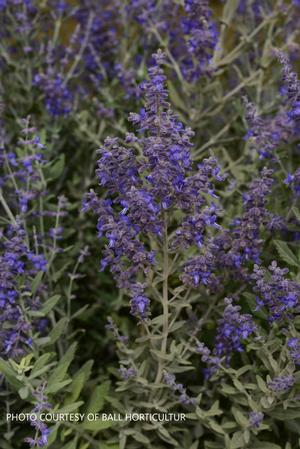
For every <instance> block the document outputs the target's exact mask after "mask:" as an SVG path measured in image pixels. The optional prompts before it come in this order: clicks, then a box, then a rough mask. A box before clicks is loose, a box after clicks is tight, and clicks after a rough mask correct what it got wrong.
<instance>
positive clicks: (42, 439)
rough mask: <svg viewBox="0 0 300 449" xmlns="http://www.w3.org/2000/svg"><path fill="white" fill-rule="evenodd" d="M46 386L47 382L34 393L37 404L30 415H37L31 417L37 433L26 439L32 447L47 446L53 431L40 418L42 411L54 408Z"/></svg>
mask: <svg viewBox="0 0 300 449" xmlns="http://www.w3.org/2000/svg"><path fill="white" fill-rule="evenodd" d="M45 387H46V386H45V384H42V385H40V386H39V387H38V388H37V389H36V391H35V392H34V393H33V396H34V398H35V406H34V408H33V409H32V412H31V414H30V416H35V418H34V419H31V425H32V427H34V429H35V431H36V434H35V437H34V438H31V437H27V438H25V440H24V441H25V442H26V443H28V444H29V446H30V447H44V446H47V444H48V438H49V435H50V433H51V429H50V428H49V427H48V426H47V425H46V424H45V422H44V421H42V420H41V419H40V415H41V413H43V412H46V411H49V410H52V405H51V404H49V402H48V398H47V396H46V394H45Z"/></svg>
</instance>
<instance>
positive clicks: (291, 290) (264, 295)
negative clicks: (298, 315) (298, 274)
mask: <svg viewBox="0 0 300 449" xmlns="http://www.w3.org/2000/svg"><path fill="white" fill-rule="evenodd" d="M288 272H289V270H288V269H287V268H279V267H278V265H277V262H276V261H273V262H272V264H271V265H270V266H269V275H268V276H267V273H266V270H264V269H263V268H262V267H260V266H258V265H255V266H254V269H253V274H252V275H251V278H252V280H253V281H255V287H254V290H255V292H256V294H257V298H256V302H257V308H258V309H259V308H261V307H262V306H264V307H265V308H266V309H267V311H268V316H269V320H270V321H275V320H276V321H280V320H282V319H284V318H288V317H290V316H291V314H293V312H296V311H297V310H298V304H299V295H300V285H299V284H298V283H297V282H295V281H292V280H290V279H287V278H286V277H285V275H286V274H287V273H288Z"/></svg>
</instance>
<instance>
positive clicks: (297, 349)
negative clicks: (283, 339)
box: [287, 337, 300, 365]
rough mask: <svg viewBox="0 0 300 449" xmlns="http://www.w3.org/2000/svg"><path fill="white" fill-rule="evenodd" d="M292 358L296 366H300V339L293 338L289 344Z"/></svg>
mask: <svg viewBox="0 0 300 449" xmlns="http://www.w3.org/2000/svg"><path fill="white" fill-rule="evenodd" d="M287 346H288V349H289V353H290V356H291V358H292V360H293V362H294V363H295V365H300V338H297V337H293V338H290V339H289V340H288V343H287Z"/></svg>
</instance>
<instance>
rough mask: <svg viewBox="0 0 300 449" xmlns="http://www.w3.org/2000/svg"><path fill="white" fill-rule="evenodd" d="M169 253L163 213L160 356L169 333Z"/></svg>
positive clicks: (166, 224) (161, 370) (166, 218)
mask: <svg viewBox="0 0 300 449" xmlns="http://www.w3.org/2000/svg"><path fill="white" fill-rule="evenodd" d="M168 282H169V254H168V217H167V213H165V214H164V240H163V288H162V307H163V331H162V341H161V353H162V356H164V355H166V352H167V343H168V333H169V294H168V290H169V285H168ZM163 364H164V361H163V358H161V359H160V361H159V365H158V370H157V374H156V379H155V383H158V382H160V380H161V377H162V373H163Z"/></svg>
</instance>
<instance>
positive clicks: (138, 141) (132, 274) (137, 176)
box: [83, 52, 223, 319]
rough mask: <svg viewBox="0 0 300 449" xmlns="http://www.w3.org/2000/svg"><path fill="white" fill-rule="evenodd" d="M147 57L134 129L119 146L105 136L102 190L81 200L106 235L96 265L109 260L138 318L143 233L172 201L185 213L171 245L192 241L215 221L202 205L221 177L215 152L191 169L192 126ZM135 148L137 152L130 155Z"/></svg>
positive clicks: (150, 259) (156, 227)
mask: <svg viewBox="0 0 300 449" xmlns="http://www.w3.org/2000/svg"><path fill="white" fill-rule="evenodd" d="M153 57H154V60H155V65H154V66H153V67H151V68H150V69H149V78H150V79H149V81H147V82H144V83H143V84H142V86H141V90H142V92H143V93H144V97H145V105H144V108H143V109H141V111H140V112H139V113H135V114H133V113H132V114H130V116H129V120H130V121H131V122H132V123H133V124H134V126H136V127H137V128H138V132H139V137H137V136H135V135H134V134H132V133H131V134H127V135H126V137H125V145H124V146H122V145H120V143H119V140H118V139H116V138H114V139H112V138H107V139H106V140H105V144H104V147H103V148H101V149H100V150H99V151H98V153H99V154H100V158H99V161H98V169H97V176H98V180H99V184H100V185H101V186H103V187H105V189H106V192H107V197H106V198H105V199H99V198H98V197H97V195H96V194H95V193H94V192H90V193H89V194H88V195H86V198H85V201H84V206H83V210H88V209H91V210H93V211H94V212H95V213H96V214H97V215H98V217H99V219H98V224H97V229H98V236H99V237H102V236H104V237H105V238H106V239H107V240H108V244H107V246H106V248H105V251H104V254H105V257H104V259H103V260H102V268H105V267H106V266H107V265H109V266H110V269H111V272H112V273H113V275H114V277H115V278H116V280H117V282H118V286H119V287H122V288H126V289H127V290H128V291H129V294H130V296H131V297H132V299H131V312H132V314H133V315H136V316H139V317H141V318H142V319H144V318H145V317H146V316H147V313H148V308H149V299H148V298H147V297H146V296H145V295H144V293H143V290H144V286H143V284H142V283H140V282H138V274H139V273H144V275H145V276H147V273H148V271H149V268H150V266H151V265H152V264H153V263H154V260H155V254H154V252H153V251H151V250H149V249H148V248H147V246H146V244H145V242H146V240H145V238H146V235H147V234H148V235H153V236H154V237H155V238H157V239H159V240H161V239H163V238H164V233H165V232H166V227H167V226H168V219H167V212H168V211H170V210H174V209H177V210H180V211H182V212H183V213H184V214H186V215H187V216H188V218H184V219H183V221H182V223H181V225H179V227H178V230H177V232H176V237H175V240H174V242H173V246H175V247H176V246H177V245H180V244H184V245H187V244H191V243H196V244H197V245H198V246H199V245H200V243H201V240H202V235H203V234H204V232H205V229H204V228H205V226H214V227H217V225H216V216H215V207H214V206H213V205H211V206H210V207H208V206H207V198H206V196H209V197H211V198H214V197H215V193H214V185H213V182H212V180H216V181H221V180H222V179H223V178H222V176H221V174H220V168H219V167H218V164H217V161H216V160H215V159H214V158H209V159H205V160H204V161H203V162H202V163H201V164H198V167H197V168H198V170H197V171H196V173H193V171H192V170H193V168H192V163H191V160H190V155H189V149H190V148H191V146H192V144H191V141H190V138H191V137H192V136H193V132H192V131H191V130H190V129H189V128H185V127H184V125H183V124H182V123H181V122H179V121H178V119H177V117H176V116H175V115H174V114H173V112H172V111H171V109H170V105H169V103H168V102H167V97H168V92H167V90H166V86H165V84H166V77H165V75H164V73H163V70H162V68H161V65H162V64H163V62H164V56H163V54H162V53H161V52H158V53H157V54H155V55H154V56H153ZM136 148H139V149H140V152H141V155H142V157H140V158H138V157H137V155H136ZM197 260H198V259H194V260H192V261H190V262H188V264H193V263H195V262H197ZM185 271H188V268H185ZM197 276H198V277H197ZM201 277H202V278H203V276H201ZM197 279H198V281H197ZM199 279H200V274H199V273H195V274H194V275H192V281H193V282H194V283H195V282H196V281H197V283H198V282H199Z"/></svg>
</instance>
